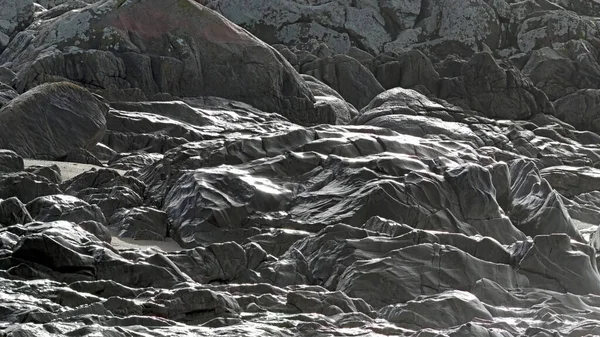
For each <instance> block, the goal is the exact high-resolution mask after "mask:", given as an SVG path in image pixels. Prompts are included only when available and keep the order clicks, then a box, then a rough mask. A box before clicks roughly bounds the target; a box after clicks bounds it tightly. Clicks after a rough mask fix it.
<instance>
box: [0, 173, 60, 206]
mask: <svg viewBox="0 0 600 337" xmlns="http://www.w3.org/2000/svg"><path fill="white" fill-rule="evenodd" d="M59 193H61V191H60V189H59V187H58V185H56V184H55V183H53V182H51V181H50V180H48V179H46V178H44V177H42V176H38V175H35V174H33V173H28V172H17V173H9V174H0V199H8V198H11V197H17V198H18V199H19V200H21V201H22V202H23V203H28V202H30V201H31V200H33V199H35V198H37V197H40V196H45V195H53V194H59Z"/></svg>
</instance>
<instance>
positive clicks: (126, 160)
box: [108, 153, 163, 171]
mask: <svg viewBox="0 0 600 337" xmlns="http://www.w3.org/2000/svg"><path fill="white" fill-rule="evenodd" d="M162 159H163V156H162V155H160V154H157V153H131V154H120V155H118V156H116V157H113V158H112V159H111V160H110V161H109V162H108V167H110V168H113V169H116V170H126V171H127V170H134V169H141V168H144V167H146V166H150V165H152V164H154V163H156V162H157V161H159V160H162Z"/></svg>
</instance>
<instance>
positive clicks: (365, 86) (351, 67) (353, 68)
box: [300, 55, 383, 109]
mask: <svg viewBox="0 0 600 337" xmlns="http://www.w3.org/2000/svg"><path fill="white" fill-rule="evenodd" d="M300 70H301V71H302V73H304V74H307V75H311V76H313V77H315V78H317V79H319V80H321V81H323V82H324V83H325V84H327V85H329V86H330V87H331V88H333V89H335V90H336V91H337V92H338V93H340V95H341V96H342V97H343V98H344V99H345V100H346V101H347V102H348V103H351V104H352V105H354V107H356V108H357V109H362V108H363V107H364V106H366V105H367V104H369V102H370V101H371V100H372V99H373V98H374V97H375V96H376V95H377V94H379V93H381V92H383V87H381V85H380V84H379V82H377V79H375V77H374V76H373V74H372V73H371V72H370V71H369V70H368V69H367V68H365V67H364V66H363V65H362V64H360V62H358V61H357V60H355V59H353V58H352V57H350V56H346V55H336V56H333V57H328V58H323V59H318V60H315V61H313V62H309V63H306V64H304V65H303V66H302V67H301V69H300Z"/></svg>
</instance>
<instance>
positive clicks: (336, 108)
mask: <svg viewBox="0 0 600 337" xmlns="http://www.w3.org/2000/svg"><path fill="white" fill-rule="evenodd" d="M302 79H304V80H305V81H306V84H307V85H308V87H309V88H310V90H311V91H312V93H313V95H314V96H315V100H316V103H315V109H317V110H319V109H320V110H323V112H322V113H324V114H329V115H332V117H330V118H329V120H331V122H330V124H348V122H350V120H351V119H352V118H353V117H354V116H356V115H357V114H358V111H357V110H356V108H355V107H354V106H353V105H352V104H348V103H347V102H346V101H345V100H344V98H343V97H342V96H341V95H340V94H339V93H338V92H337V91H335V90H333V89H332V88H331V87H329V86H328V85H326V84H325V83H323V82H321V81H319V80H317V79H316V78H314V77H312V76H310V75H302Z"/></svg>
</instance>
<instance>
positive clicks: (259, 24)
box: [203, 0, 421, 53]
mask: <svg viewBox="0 0 600 337" xmlns="http://www.w3.org/2000/svg"><path fill="white" fill-rule="evenodd" d="M203 2H204V3H206V5H207V6H209V7H210V8H214V9H215V10H217V11H219V12H220V13H222V14H223V15H225V16H226V17H227V18H228V19H230V20H232V21H233V22H235V23H236V24H239V25H241V26H242V27H244V28H246V29H248V30H250V31H251V32H252V33H253V34H255V35H256V36H258V37H259V38H260V39H262V40H264V41H266V42H268V43H272V44H275V43H280V44H301V43H305V42H307V41H310V40H311V39H315V40H318V41H322V42H324V43H325V44H326V45H327V46H328V47H329V48H330V49H331V50H332V51H333V52H335V53H345V52H347V51H348V50H349V49H350V47H351V45H352V44H356V45H358V46H360V47H362V49H365V50H368V51H370V52H378V51H381V49H382V47H383V45H384V44H385V43H386V42H389V41H391V39H392V37H391V36H390V33H389V32H387V31H386V24H389V25H390V26H391V27H393V28H391V29H393V30H399V29H402V28H403V27H412V24H413V23H414V22H415V20H416V17H417V15H418V14H419V9H420V8H419V7H420V2H421V1H419V0H416V1H415V0H411V1H408V2H402V3H401V4H399V3H396V2H390V1H384V2H362V3H360V4H358V3H357V4H356V6H348V5H347V4H346V3H343V2H305V1H298V0H294V1H289V2H287V3H278V2H272V1H264V0H253V1H251V2H247V1H240V0H234V1H223V0H208V1H203ZM300 18H305V19H304V20H299V19H300Z"/></svg>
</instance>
